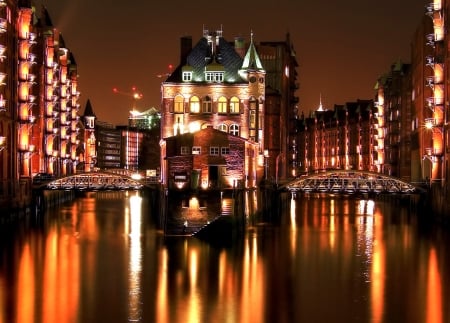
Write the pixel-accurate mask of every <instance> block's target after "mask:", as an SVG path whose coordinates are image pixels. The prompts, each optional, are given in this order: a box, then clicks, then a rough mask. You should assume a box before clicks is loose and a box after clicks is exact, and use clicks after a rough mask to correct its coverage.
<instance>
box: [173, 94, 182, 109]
mask: <svg viewBox="0 0 450 323" xmlns="http://www.w3.org/2000/svg"><path fill="white" fill-rule="evenodd" d="M183 105H184V99H183V97H182V96H181V95H177V96H176V97H175V105H174V112H175V113H184V108H183Z"/></svg>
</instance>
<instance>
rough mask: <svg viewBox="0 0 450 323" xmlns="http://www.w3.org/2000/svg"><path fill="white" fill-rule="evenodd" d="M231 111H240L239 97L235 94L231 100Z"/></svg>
mask: <svg viewBox="0 0 450 323" xmlns="http://www.w3.org/2000/svg"><path fill="white" fill-rule="evenodd" d="M230 113H239V99H238V98H237V97H235V96H233V97H232V98H231V100H230Z"/></svg>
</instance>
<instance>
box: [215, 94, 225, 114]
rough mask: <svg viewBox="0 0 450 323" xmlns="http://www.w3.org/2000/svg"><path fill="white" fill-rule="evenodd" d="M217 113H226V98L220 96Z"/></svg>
mask: <svg viewBox="0 0 450 323" xmlns="http://www.w3.org/2000/svg"><path fill="white" fill-rule="evenodd" d="M217 112H218V113H227V98H225V97H224V96H221V97H220V98H219V102H218V105H217Z"/></svg>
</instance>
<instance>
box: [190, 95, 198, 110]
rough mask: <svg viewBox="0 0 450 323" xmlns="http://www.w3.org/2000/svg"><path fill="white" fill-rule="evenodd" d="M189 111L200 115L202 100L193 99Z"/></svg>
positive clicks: (195, 97)
mask: <svg viewBox="0 0 450 323" xmlns="http://www.w3.org/2000/svg"><path fill="white" fill-rule="evenodd" d="M189 111H191V113H200V99H199V98H198V96H195V95H194V96H193V97H191V101H190V102H189Z"/></svg>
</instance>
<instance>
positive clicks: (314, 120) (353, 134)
mask: <svg viewBox="0 0 450 323" xmlns="http://www.w3.org/2000/svg"><path fill="white" fill-rule="evenodd" d="M375 111H376V110H375V107H374V105H373V100H356V101H354V102H347V103H345V104H344V105H335V106H334V108H333V109H326V108H324V107H323V106H322V103H320V105H319V107H318V109H317V110H315V111H312V112H311V113H310V115H309V116H305V115H304V114H302V115H301V116H300V118H299V123H298V152H299V172H300V174H307V173H311V172H320V171H326V170H332V169H344V170H352V169H353V170H364V171H375V170H376V169H375V158H376V147H377V141H376V140H375V137H374V135H373V134H374V133H375V132H376V129H377V127H378V125H377V119H376V118H375Z"/></svg>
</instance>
